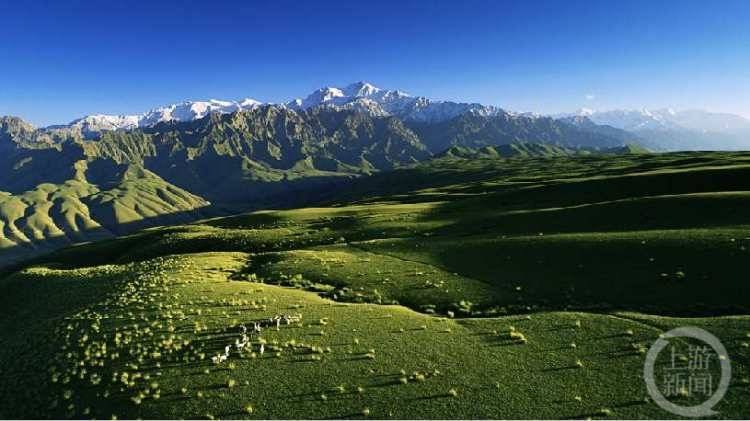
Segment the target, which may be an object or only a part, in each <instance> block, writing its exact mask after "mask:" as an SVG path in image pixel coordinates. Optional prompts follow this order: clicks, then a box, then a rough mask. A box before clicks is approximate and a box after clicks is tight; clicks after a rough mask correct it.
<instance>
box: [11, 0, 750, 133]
mask: <svg viewBox="0 0 750 421" xmlns="http://www.w3.org/2000/svg"><path fill="white" fill-rule="evenodd" d="M3 3H6V4H3V5H2V24H1V25H0V57H2V64H0V86H1V88H0V115H5V114H10V115H17V116H20V117H23V118H24V119H27V120H29V121H31V122H32V123H34V124H38V125H46V124H52V123H63V122H67V121H69V120H72V119H74V118H76V117H79V116H82V115H85V114H91V113H112V114H125V113H137V112H142V111H146V110H148V109H150V108H153V107H155V106H159V105H163V104H167V103H172V102H177V101H181V100H185V99H209V98H220V99H239V98H243V97H252V98H255V99H258V100H261V101H272V102H276V101H285V100H288V99H291V98H293V97H296V96H301V95H306V94H307V93H309V92H310V91H312V90H314V89H316V88H318V87H321V86H330V85H333V86H336V85H338V86H341V85H345V84H347V83H349V82H353V81H358V80H367V81H370V82H372V83H374V84H375V85H377V86H380V87H384V88H394V89H395V88H398V89H402V90H406V91H407V92H410V93H412V94H417V95H424V96H427V97H430V98H434V99H453V100H463V101H476V102H482V103H487V104H495V105H500V106H502V107H505V108H508V109H511V110H518V111H536V112H542V113H554V112H561V111H569V110H574V109H577V108H580V107H589V108H594V109H609V108H641V107H648V108H660V107H674V108H677V109H682V108H705V109H709V110H713V111H725V112H733V113H737V114H742V115H744V116H747V117H750V24H748V22H750V1H746V0H736V1H719V2H709V1H689V0H680V1H667V0H659V1H640V0H619V1H604V0H591V1H575V0H566V1H499V0H496V1H491V0H487V1H478V0H476V1H472V0H468V1H460V2H459V1H448V0H445V1H428V0H422V1H409V0H399V1H378V2H374V1H373V2H371V1H354V0H349V1H341V2H338V1H330V2H324V1H319V2H313V1H299V0H275V1H247V0H243V1H240V0H238V1H234V2H232V1H223V0H212V1H195V2H187V1H174V2H170V1H158V2H156V1H148V2H145V1H144V2H137V1H127V2H126V1H114V0H113V1H110V2H100V3H95V2H87V1H65V0H60V1H56V2H32V1H20V2H9V1H3Z"/></svg>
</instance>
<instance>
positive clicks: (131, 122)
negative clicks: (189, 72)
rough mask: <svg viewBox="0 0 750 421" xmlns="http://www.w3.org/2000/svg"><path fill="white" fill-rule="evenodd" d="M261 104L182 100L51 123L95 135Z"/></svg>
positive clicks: (196, 117)
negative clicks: (145, 109)
mask: <svg viewBox="0 0 750 421" xmlns="http://www.w3.org/2000/svg"><path fill="white" fill-rule="evenodd" d="M260 105H262V103H261V102H260V101H256V100H254V99H252V98H246V99H243V100H241V101H219V100H215V99H212V100H209V101H185V102H181V103H179V104H171V105H167V106H164V107H159V108H155V109H153V110H151V111H148V112H145V113H143V114H135V115H107V114H94V115H89V116H86V117H83V118H79V119H77V120H73V121H72V122H70V124H67V125H64V126H52V127H51V128H63V127H68V128H72V129H79V130H80V131H81V133H82V134H83V135H84V136H95V135H97V134H98V133H100V132H101V131H102V130H119V129H124V130H131V129H135V128H138V127H149V126H153V125H155V124H157V123H160V122H163V121H192V120H196V119H199V118H203V117H205V116H207V115H208V114H210V113H222V114H223V113H231V112H235V111H239V110H249V109H253V108H255V107H258V106H260Z"/></svg>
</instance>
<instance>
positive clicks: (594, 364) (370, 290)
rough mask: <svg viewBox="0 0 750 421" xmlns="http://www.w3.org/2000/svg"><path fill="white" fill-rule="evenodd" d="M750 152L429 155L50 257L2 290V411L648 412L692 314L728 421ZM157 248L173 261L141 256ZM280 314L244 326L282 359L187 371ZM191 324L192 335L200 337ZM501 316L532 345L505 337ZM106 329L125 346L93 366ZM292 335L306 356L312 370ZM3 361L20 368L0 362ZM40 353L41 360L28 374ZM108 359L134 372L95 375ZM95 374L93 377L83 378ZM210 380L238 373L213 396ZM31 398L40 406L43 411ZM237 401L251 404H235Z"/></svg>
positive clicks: (736, 396) (742, 343)
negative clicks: (341, 198)
mask: <svg viewBox="0 0 750 421" xmlns="http://www.w3.org/2000/svg"><path fill="white" fill-rule="evenodd" d="M748 160H749V158H748V155H745V154H671V155H656V156H638V157H636V156H626V157H611V158H596V157H589V158H573V159H564V158H559V159H556V160H554V161H551V160H540V159H535V160H524V159H517V160H513V159H512V160H504V161H500V160H475V161H461V160H444V161H442V162H436V163H432V164H427V165H423V166H420V167H417V168H414V169H411V170H404V171H401V172H397V173H392V174H384V175H382V176H378V177H375V178H373V179H369V180H365V181H363V182H362V183H361V184H358V185H357V186H356V189H357V191H356V192H355V193H352V195H351V197H352V198H355V197H356V198H358V203H357V204H354V205H352V204H349V205H341V206H338V207H320V208H308V209H299V210H290V211H275V212H256V213H253V214H249V215H242V216H237V217H233V218H224V219H217V220H210V221H205V222H203V223H200V224H194V225H189V226H183V227H173V228H164V229H153V230H147V231H144V232H142V233H139V234H136V235H133V236H130V237H125V238H121V239H118V240H114V241H106V242H102V243H97V244H92V245H85V246H80V247H75V248H70V249H66V250H62V251H60V252H57V253H55V254H53V255H50V256H49V257H47V258H45V259H44V260H40V261H38V262H37V263H36V264H35V266H32V267H30V268H27V269H24V270H22V271H20V272H17V273H15V274H12V275H10V276H7V277H5V278H4V279H0V290H1V292H2V294H0V297H2V300H3V302H2V306H1V307H0V308H3V312H4V314H5V315H6V316H5V317H3V318H1V319H0V323H2V324H1V325H0V329H2V330H3V332H7V333H6V334H5V335H6V337H7V338H8V340H7V343H8V344H10V346H6V347H3V349H2V350H0V361H3V362H6V363H5V364H4V366H6V367H8V368H7V369H6V371H4V372H3V376H4V379H5V380H6V381H4V382H3V384H4V386H3V388H4V389H3V393H1V394H0V396H2V399H3V401H2V402H0V407H1V408H3V409H4V410H6V411H8V412H7V413H0V415H4V416H6V417H8V416H20V415H24V416H50V415H52V416H87V415H91V414H84V412H83V411H84V409H85V408H86V407H90V408H91V410H92V411H93V415H96V416H98V417H109V416H110V415H112V414H116V415H118V416H119V417H124V416H127V417H131V418H132V417H138V416H141V417H162V418H164V417H169V418H176V417H200V416H206V415H212V416H217V417H218V416H221V417H244V416H253V417H256V416H257V417H305V418H307V417H344V416H355V415H361V414H362V411H363V409H364V408H368V409H369V410H370V416H372V417H379V418H382V417H405V418H409V417H431V418H452V417H464V418H466V417H579V416H606V415H607V414H608V412H607V411H600V409H602V408H606V409H608V410H611V411H612V414H613V415H614V416H616V417H625V418H628V417H668V416H669V414H667V413H664V412H662V411H661V410H659V409H658V408H657V407H656V406H654V405H652V404H649V403H646V402H644V401H643V398H644V397H645V396H646V393H645V387H644V384H643V381H642V379H640V378H639V376H640V373H641V370H642V364H643V354H642V352H643V347H644V346H645V347H648V346H649V345H650V344H651V343H652V342H653V340H654V339H655V337H656V335H658V333H660V332H662V331H664V330H667V329H669V328H671V327H673V326H680V325H685V324H690V325H698V326H703V327H705V328H707V329H708V330H710V331H712V332H714V333H715V334H717V336H719V337H720V338H721V339H722V340H723V341H724V343H725V345H726V346H727V348H728V350H729V353H730V357H731V358H732V361H733V364H734V366H733V379H734V380H733V385H732V387H731V388H730V392H729V394H728V395H727V398H725V400H724V401H722V403H721V404H720V405H719V407H718V409H719V410H720V411H722V416H724V417H743V416H746V415H747V414H748V411H750V409H749V408H748V406H747V405H748V402H747V400H746V399H745V398H746V396H747V394H748V376H749V375H750V372H749V371H748V369H749V367H748V357H749V356H750V351H748V341H750V338H749V337H748V336H747V335H748V334H750V318H749V317H747V316H746V315H747V314H748V311H747V305H748V304H747V297H748V290H747V288H748V287H747V284H746V282H744V276H743V273H744V266H745V262H746V261H747V249H746V246H748V245H749V244H747V241H749V240H748V239H749V238H750V229H748V228H747V226H748V220H747V219H746V218H745V217H744V216H743V213H742V212H741V210H742V209H746V206H747V201H748V200H750V196H749V195H748V194H747V193H745V192H746V191H748V190H750V178H748V177H747V174H748V172H749V171H750V169H748V168H749V167H748ZM367 192H374V193H377V196H380V197H377V196H376V195H374V194H368V193H367ZM437 199H439V200H437ZM540 234H543V235H540ZM186 253H195V254H186ZM172 254H184V255H183V256H181V257H167V258H164V257H160V256H167V255H172ZM86 266H90V267H88V268H87V267H86ZM51 267H57V269H52V268H51ZM75 267H79V268H78V269H76V268H75ZM227 280H234V281H235V282H227ZM238 280H244V281H246V282H236V281H238ZM259 280H264V281H265V282H266V283H277V284H281V285H289V286H296V287H298V289H289V288H280V287H277V286H272V285H263V284H258V283H257V281H259ZM301 289H305V290H307V291H305V290H301ZM315 293H322V295H323V296H324V297H329V298H333V299H335V300H337V301H339V303H336V302H334V301H328V300H327V299H325V298H321V297H319V296H318V295H316V294H315ZM39 296H49V297H51V298H54V299H51V300H38V299H36V297H39ZM342 301H346V302H361V303H362V304H347V303H341V302H342ZM367 303H379V304H380V305H373V304H367ZM389 303H391V304H393V303H400V304H403V305H405V306H407V307H411V308H412V309H415V310H419V311H421V313H417V312H414V311H412V310H409V309H407V308H404V307H401V306H397V305H387V304H389ZM263 306H265V308H264V307H263ZM198 309H200V310H201V314H197V310H198ZM592 309H594V310H596V311H597V312H596V313H590V312H583V311H589V310H592ZM638 311H640V312H648V313H652V314H661V315H702V316H705V317H704V318H691V319H689V320H686V319H680V318H674V317H663V316H657V315H652V316H647V315H644V314H642V313H638ZM296 312H299V313H301V314H303V316H304V323H303V325H302V326H290V327H285V326H282V328H281V330H280V331H279V332H275V331H270V332H267V333H265V334H264V337H265V339H266V340H268V341H269V343H272V341H274V340H276V341H278V344H277V345H278V346H279V348H280V352H281V355H280V356H278V357H276V356H275V354H273V353H270V352H266V354H265V355H264V356H263V357H262V358H260V357H257V356H256V358H254V359H253V358H251V356H247V358H244V359H233V360H232V361H234V363H235V365H236V367H235V368H234V369H233V370H228V367H226V366H224V367H221V368H216V367H213V366H212V363H210V362H209V361H207V360H205V359H204V360H197V358H198V357H199V356H200V354H201V353H205V355H207V356H210V355H211V354H212V353H215V352H216V351H217V350H218V349H220V348H221V347H222V346H223V345H224V344H225V343H226V342H227V341H229V340H231V338H234V337H236V335H237V334H236V331H237V328H236V326H235V327H233V325H235V324H236V323H237V322H247V321H249V320H253V319H258V318H262V317H268V316H271V315H274V314H278V313H296ZM432 312H436V313H439V314H449V313H448V312H452V313H453V314H456V315H457V316H485V317H484V318H464V319H444V318H440V317H437V316H431V315H429V314H428V313H432ZM183 313H184V315H183ZM225 313H226V314H225ZM717 314H733V315H734V316H724V317H716V316H715V315H717ZM527 315H528V316H529V318H527ZM711 316H712V317H711ZM66 317H68V318H70V319H69V320H64V318H66ZM103 317H106V318H103ZM100 318H101V320H100V321H98V322H92V320H99V319H100ZM144 318H147V319H148V320H145V319H144ZM324 318H327V321H326V322H325V323H321V322H320V321H321V319H324ZM82 319H85V321H84V320H82ZM576 320H580V321H581V327H580V328H576V327H575V321H576ZM196 322H197V323H198V326H199V327H202V326H205V328H206V329H205V330H203V329H198V330H199V331H198V332H196V329H195V326H196V324H195V323H196ZM133 323H137V324H138V327H137V328H136V327H134V326H133ZM69 324H70V326H71V329H72V330H71V331H70V337H69V338H68V339H66V335H67V334H66V332H67V331H66V330H65V329H67V326H68V325H69ZM147 324H148V325H150V327H149V329H150V333H148V332H147V331H146V330H145V326H146V325H147ZM151 324H153V325H152V326H151ZM21 326H23V327H25V330H21ZM170 326H172V327H173V332H170ZM510 326H514V327H515V328H516V329H517V330H518V331H520V332H522V333H523V334H524V335H525V337H526V338H527V339H528V342H527V343H526V344H518V343H513V342H512V341H511V340H510V339H509V337H508V330H509V327H510ZM97 329H98V332H97V331H96V330H97ZM401 329H403V331H401ZM55 330H56V331H57V332H56V333H54V334H53V333H51V332H53V331H55ZM628 330H632V331H633V335H632V336H631V335H629V334H628V332H627V331H628ZM115 331H117V332H120V334H121V335H123V334H125V332H131V335H133V341H132V342H131V343H129V344H127V345H122V346H121V348H120V349H118V350H117V351H116V352H119V354H120V355H119V356H118V357H117V358H115V359H111V358H112V357H111V354H112V353H113V352H115V349H116V346H115V343H114V339H113V338H114V334H115ZM321 332H324V334H323V335H321ZM30 333H32V334H30ZM83 334H86V335H88V338H87V340H86V341H85V342H80V341H81V339H80V338H81V336H82V335H83ZM170 334H174V335H176V336H175V338H173V340H172V341H169V335H170ZM105 335H106V336H105ZM162 335H164V338H162ZM355 338H357V339H358V340H359V344H355ZM177 339H179V340H180V341H178V340H177ZM291 340H294V341H295V342H296V343H298V344H299V343H302V344H304V345H305V346H299V345H298V346H290V344H289V342H290V341H291ZM94 341H100V342H101V341H106V342H107V343H108V349H107V357H108V359H106V361H104V363H103V366H101V367H99V366H97V367H92V366H91V365H92V364H91V363H92V361H91V360H92V358H91V357H90V356H89V358H88V361H87V362H85V363H84V364H85V365H86V367H87V372H86V374H85V375H84V376H83V378H84V379H83V380H75V379H74V376H80V369H76V370H75V371H72V370H73V368H72V367H71V366H70V365H69V364H70V362H71V361H73V362H75V361H78V360H85V359H86V358H85V357H84V356H82V355H80V354H78V353H79V352H80V350H81V348H80V344H81V343H84V345H85V344H90V343H93V342H94ZM184 341H187V343H185V342H184ZM178 342H179V343H181V345H180V349H175V344H176V343H178ZM285 343H286V345H285ZM571 343H575V344H576V347H575V348H573V347H572V346H571ZM139 344H140V345H139ZM309 346H315V347H318V346H320V347H322V348H323V350H324V352H323V353H322V354H320V358H321V359H320V360H317V356H318V354H317V352H315V351H312V352H311V350H310V348H309ZM64 347H66V348H64ZM326 347H330V348H331V351H330V352H327V351H325V348H326ZM168 349H172V350H173V351H172V354H171V355H174V356H176V357H177V359H176V360H170V359H169V357H167V355H168ZM370 349H373V350H374V356H375V358H374V359H370V358H368V357H367V356H366V354H367V353H369V352H370ZM155 350H158V352H160V353H161V354H162V355H161V356H160V357H159V358H156V357H154V354H153V352H154V351H155ZM131 351H132V354H131ZM67 352H72V353H73V354H71V357H70V358H66V353H67ZM19 353H20V354H23V355H29V357H28V359H21V362H20V363H18V364H15V363H14V364H8V363H7V361H17V360H18V358H17V356H18V355H19ZM52 354H56V355H58V357H57V358H56V359H55V360H53V363H52V365H54V366H55V367H57V368H55V369H54V371H53V372H43V370H42V369H47V364H48V363H47V360H48V356H49V355H52ZM94 354H95V352H94ZM269 354H270V355H269ZM90 355H91V354H90ZM313 356H316V359H313ZM139 357H142V361H138V359H139ZM185 358H187V360H185ZM576 360H580V361H581V362H582V363H583V367H582V368H575V362H576ZM156 362H160V364H161V367H160V368H157V367H155V364H156ZM126 364H136V365H137V368H135V367H132V366H131V367H130V368H126V367H125V365H126ZM206 368H208V369H209V372H208V373H207V374H206V373H204V371H203V370H205V369H206ZM401 369H404V370H405V372H406V373H407V374H406V375H405V377H406V384H402V383H401V382H400V378H401V377H403V376H402V375H401V374H399V370H401ZM436 369H437V370H439V372H440V374H439V375H438V376H429V375H427V376H425V379H424V381H419V380H417V379H416V377H415V378H414V379H409V377H410V376H412V375H413V373H414V372H415V371H419V372H420V374H421V373H432V372H434V370H436ZM123 370H127V371H128V372H129V373H132V372H140V373H142V374H144V375H145V374H146V373H148V374H149V376H151V379H149V380H148V381H144V380H136V381H135V382H134V383H133V385H130V386H126V385H122V382H121V379H120V380H118V381H120V383H112V381H111V378H112V374H113V373H114V372H115V371H116V372H117V373H118V376H120V375H121V373H122V371H123ZM370 370H372V371H370ZM92 372H96V373H99V374H101V375H102V376H103V380H102V382H101V383H99V384H97V385H91V381H90V377H89V376H90V374H91V373H92ZM157 372H161V376H157ZM55 374H57V376H56V377H57V380H58V383H51V379H52V378H53V376H54V375H55ZM65 375H68V376H70V383H69V384H61V382H63V380H64V378H65ZM157 377H158V379H157ZM118 379H119V377H118ZM154 379H157V380H154ZM228 379H233V380H236V381H237V385H236V386H235V387H232V388H231V389H229V388H227V387H225V385H227V380H228ZM420 379H421V377H420ZM153 381H156V382H157V383H158V384H159V385H158V389H159V391H160V393H159V396H160V398H159V399H158V400H155V399H153V390H150V391H149V394H148V396H147V397H145V398H144V399H143V400H142V401H141V403H140V404H136V403H135V402H134V401H133V400H132V399H131V398H133V397H134V396H136V397H137V396H138V394H139V393H141V392H144V394H145V389H146V388H148V389H153V387H151V386H148V384H149V383H151V382H153ZM245 381H247V382H248V384H245ZM85 383H87V384H89V386H83V384H85ZM496 383H497V384H496ZM27 385H28V386H29V387H27ZM32 385H34V387H31V386H32ZM340 385H343V386H344V389H345V392H344V393H340V392H338V391H336V390H335V388H336V387H338V386H340ZM358 385H360V386H362V387H363V388H364V389H365V391H364V393H363V394H362V395H361V396H360V395H359V394H357V393H356V387H357V386H358ZM182 387H185V388H186V389H187V394H186V395H184V396H183V393H182V391H181V390H180V389H181V388H182ZM121 388H122V390H120V389H121ZM450 389H455V390H456V391H457V393H458V396H457V397H450V395H449V390H450ZM66 390H70V391H72V396H71V398H70V399H69V400H66V399H65V398H64V393H65V391H66ZM106 390H108V391H109V394H108V395H107V397H106V398H105V397H104V396H103V394H104V392H105V391H106ZM199 391H200V392H201V394H203V398H198V396H197V394H198V392H199ZM97 394H99V395H97ZM321 395H325V396H326V400H323V398H322V396H321ZM47 396H50V397H52V399H53V400H54V399H57V405H56V407H55V408H54V409H52V410H48V409H47V408H48V405H49V404H50V402H48V401H47ZM576 396H579V397H580V398H581V400H580V402H579V401H578V400H576V399H575V397H576ZM71 403H72V404H73V405H74V407H72V408H68V406H69V405H70V404H71ZM248 404H251V405H253V407H254V412H253V413H252V414H247V413H244V412H242V411H243V408H244V407H245V406H246V405H248ZM6 408H10V409H6ZM49 411H51V412H49Z"/></svg>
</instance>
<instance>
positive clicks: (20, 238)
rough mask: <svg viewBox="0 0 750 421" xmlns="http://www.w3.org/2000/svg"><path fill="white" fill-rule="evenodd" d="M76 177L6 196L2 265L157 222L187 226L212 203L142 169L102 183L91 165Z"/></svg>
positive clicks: (0, 197) (1, 217)
mask: <svg viewBox="0 0 750 421" xmlns="http://www.w3.org/2000/svg"><path fill="white" fill-rule="evenodd" d="M75 169H76V175H75V176H74V178H72V179H70V180H67V181H65V182H64V183H61V184H52V183H44V184H40V185H38V186H37V187H36V188H35V189H33V190H29V191H26V192H22V193H19V194H15V195H14V194H10V193H0V266H2V265H4V264H7V263H8V262H12V261H14V260H17V259H23V258H28V257H30V256H33V255H35V254H39V253H43V252H45V251H49V250H53V249H55V248H59V247H61V246H65V245H69V244H71V243H78V242H82V241H95V240H101V239H104V238H110V237H112V236H113V234H117V233H119V232H125V231H133V230H135V229H137V228H141V227H144V226H149V225H151V226H153V225H154V224H155V223H156V222H158V221H161V222H163V223H166V222H187V221H190V220H193V219H195V217H196V216H197V213H195V210H196V209H199V208H201V207H203V206H207V205H208V203H207V202H206V201H205V200H203V199H202V198H200V197H197V196H194V195H192V194H190V193H189V192H187V191H185V190H182V189H180V188H178V187H175V186H173V185H171V184H169V183H167V182H165V181H164V180H162V179H161V178H159V177H158V176H156V175H154V174H153V173H151V172H148V171H146V170H143V169H138V168H136V167H131V168H128V169H121V170H120V172H118V173H117V174H118V176H119V179H117V180H115V181H113V182H108V183H102V184H101V185H100V184H96V183H93V182H90V181H89V180H87V178H86V170H87V168H86V163H85V162H84V161H79V162H78V163H76V164H75Z"/></svg>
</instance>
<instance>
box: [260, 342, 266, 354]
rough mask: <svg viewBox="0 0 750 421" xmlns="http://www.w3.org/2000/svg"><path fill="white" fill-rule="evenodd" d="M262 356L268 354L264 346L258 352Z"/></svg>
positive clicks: (261, 345)
mask: <svg viewBox="0 0 750 421" xmlns="http://www.w3.org/2000/svg"><path fill="white" fill-rule="evenodd" d="M258 352H259V353H260V355H263V353H264V352H266V346H265V345H264V344H260V350H259V351H258Z"/></svg>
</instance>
